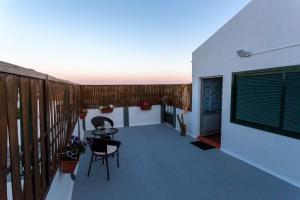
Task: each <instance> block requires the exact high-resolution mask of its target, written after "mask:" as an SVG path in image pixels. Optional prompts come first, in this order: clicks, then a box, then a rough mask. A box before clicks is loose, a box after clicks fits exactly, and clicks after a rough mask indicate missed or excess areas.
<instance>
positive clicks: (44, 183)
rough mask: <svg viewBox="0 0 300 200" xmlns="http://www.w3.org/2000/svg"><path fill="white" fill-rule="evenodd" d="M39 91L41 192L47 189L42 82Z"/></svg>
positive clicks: (39, 83) (41, 81)
mask: <svg viewBox="0 0 300 200" xmlns="http://www.w3.org/2000/svg"><path fill="white" fill-rule="evenodd" d="M38 88H39V89H38V90H39V99H38V100H39V117H40V140H41V144H40V146H41V187H42V191H44V190H45V189H46V188H47V172H46V169H47V168H46V167H47V161H46V155H47V150H46V148H47V146H46V127H45V98H44V97H45V92H44V84H43V80H39V82H38Z"/></svg>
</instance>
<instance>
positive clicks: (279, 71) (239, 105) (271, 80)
mask: <svg viewBox="0 0 300 200" xmlns="http://www.w3.org/2000/svg"><path fill="white" fill-rule="evenodd" d="M231 103H232V105H231V122H233V123H237V124H241V125H245V126H249V127H253V128H257V129H261V130H265V131H269V132H273V133H277V134H281V135H285V136H289V137H293V138H298V139H300V66H296V67H295V66H293V67H283V68H274V69H268V70H257V71H247V72H238V73H233V81H232V102H231Z"/></svg>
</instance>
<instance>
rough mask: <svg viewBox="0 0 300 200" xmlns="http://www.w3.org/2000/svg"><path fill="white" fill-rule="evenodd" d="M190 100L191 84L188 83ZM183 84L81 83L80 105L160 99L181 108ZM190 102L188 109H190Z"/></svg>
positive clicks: (114, 103) (125, 103)
mask: <svg viewBox="0 0 300 200" xmlns="http://www.w3.org/2000/svg"><path fill="white" fill-rule="evenodd" d="M187 86H188V91H189V94H190V100H191V99H192V98H191V95H192V84H188V85H187ZM182 90H183V85H181V84H174V85H81V86H80V91H81V107H82V108H97V107H98V106H103V105H110V104H113V105H114V106H138V105H140V103H141V102H142V101H144V100H148V101H150V103H151V104H153V105H155V104H161V103H162V99H164V100H166V101H167V103H168V104H169V105H172V106H175V107H178V108H182V101H181V99H182ZM191 105H192V104H191V103H190V107H189V110H191Z"/></svg>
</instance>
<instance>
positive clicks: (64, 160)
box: [60, 136, 86, 173]
mask: <svg viewBox="0 0 300 200" xmlns="http://www.w3.org/2000/svg"><path fill="white" fill-rule="evenodd" d="M85 146H86V144H85V143H84V142H82V141H81V140H80V139H79V137H77V136H71V138H70V140H69V141H68V143H67V146H66V148H65V149H64V151H63V152H62V153H61V162H60V170H61V171H62V172H63V173H72V172H74V170H75V168H76V165H77V163H78V160H79V156H80V154H82V153H84V152H85Z"/></svg>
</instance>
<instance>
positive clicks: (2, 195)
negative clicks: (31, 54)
mask: <svg viewBox="0 0 300 200" xmlns="http://www.w3.org/2000/svg"><path fill="white" fill-rule="evenodd" d="M6 105H7V102H6V84H5V77H1V76H0V107H1V112H0V199H3V200H6V199H7V191H6V187H7V186H6V182H7V175H6V172H5V171H6V169H7V108H6Z"/></svg>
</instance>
